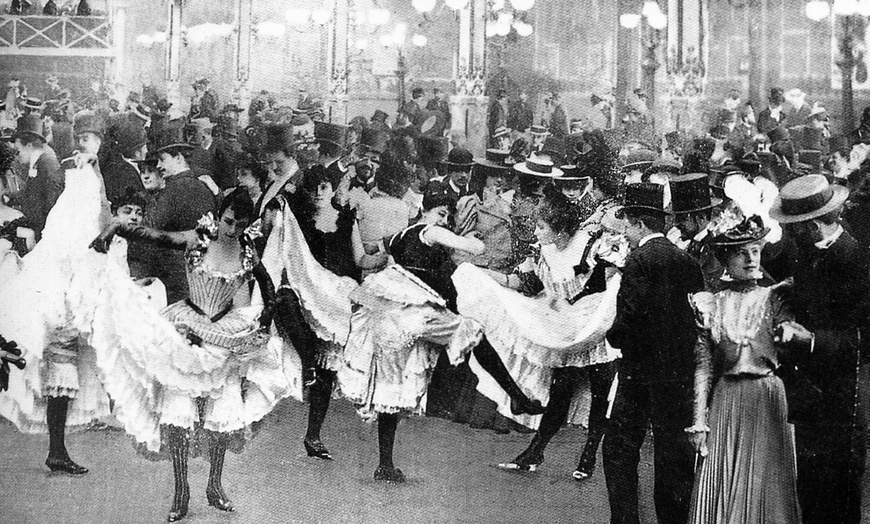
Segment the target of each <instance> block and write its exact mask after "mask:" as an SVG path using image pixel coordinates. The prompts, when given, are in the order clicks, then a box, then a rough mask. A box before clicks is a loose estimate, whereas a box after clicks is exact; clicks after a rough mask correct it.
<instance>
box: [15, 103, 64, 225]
mask: <svg viewBox="0 0 870 524" xmlns="http://www.w3.org/2000/svg"><path fill="white" fill-rule="evenodd" d="M14 146H15V150H16V151H17V152H18V160H19V162H21V164H23V167H24V168H25V169H26V170H27V179H26V182H25V184H24V188H23V189H22V190H21V195H20V197H19V202H20V205H21V212H22V213H24V216H25V217H27V220H28V221H29V223H30V227H31V228H32V229H33V231H34V232H35V233H36V239H37V240H39V237H40V235H41V234H42V230H43V228H44V227H45V219H46V218H47V217H48V212H49V211H51V208H52V207H54V203H55V202H57V199H58V197H59V196H60V194H61V193H62V192H63V184H64V179H63V178H64V173H63V172H62V171H61V170H60V163H59V162H58V160H57V155H55V153H54V150H53V149H51V147H49V146H48V144H46V141H45V135H44V130H43V124H42V119H41V118H39V115H36V114H29V115H24V116H22V117H21V118H19V119H18V123H17V129H16V131H15V135H14Z"/></svg>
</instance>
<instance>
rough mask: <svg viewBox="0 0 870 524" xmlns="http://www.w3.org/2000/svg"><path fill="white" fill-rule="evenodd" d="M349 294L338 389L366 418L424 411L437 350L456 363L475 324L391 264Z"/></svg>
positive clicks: (470, 343) (469, 344) (472, 342)
mask: <svg viewBox="0 0 870 524" xmlns="http://www.w3.org/2000/svg"><path fill="white" fill-rule="evenodd" d="M350 298H351V300H352V301H353V302H354V303H355V304H356V305H357V309H356V311H355V312H354V313H353V319H352V321H351V330H350V336H349V337H348V341H347V346H346V347H345V352H344V359H345V365H344V366H343V367H341V368H340V369H339V371H338V383H339V386H340V388H341V392H342V394H344V395H345V396H346V397H347V398H349V399H350V401H351V402H353V404H354V405H355V406H356V408H357V411H358V412H359V413H360V415H361V416H362V417H363V418H364V419H368V420H371V419H374V418H375V417H376V416H377V414H378V413H404V414H411V415H422V414H424V413H425V406H426V391H427V389H428V387H429V380H430V379H431V377H432V370H433V369H434V367H435V364H436V363H437V361H438V354H439V352H440V351H442V350H446V351H447V354H448V356H449V357H450V362H451V363H452V364H454V365H456V364H458V363H460V362H461V361H462V360H463V359H464V358H465V356H466V355H467V354H468V352H470V351H471V349H472V348H474V346H476V345H477V343H478V342H479V341H480V337H481V335H482V332H481V329H480V325H479V324H478V323H477V322H475V321H473V320H470V319H467V318H463V317H461V316H459V315H456V314H454V313H452V312H451V311H450V310H448V309H447V307H446V305H445V302H444V299H443V298H441V297H440V296H439V295H438V294H437V293H435V292H434V291H433V290H432V289H431V288H430V287H429V286H427V285H426V284H425V283H423V281H422V280H420V279H419V278H417V277H416V276H414V275H413V274H412V273H410V272H408V271H406V270H405V269H403V268H402V267H401V266H397V265H393V266H389V267H387V268H386V269H384V270H383V271H381V272H379V273H375V274H372V275H369V276H368V277H367V278H366V279H365V281H364V282H363V284H362V285H361V286H359V288H358V289H357V290H356V291H354V292H353V293H351V297H350ZM445 346H446V349H445Z"/></svg>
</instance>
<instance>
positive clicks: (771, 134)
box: [767, 125, 789, 144]
mask: <svg viewBox="0 0 870 524" xmlns="http://www.w3.org/2000/svg"><path fill="white" fill-rule="evenodd" d="M767 136H768V138H770V143H771V144H775V143H777V142H779V141H782V140H788V139H789V134H788V129H786V128H785V127H784V126H781V125H779V126H776V127H774V128H773V129H771V130H770V131H768V132H767Z"/></svg>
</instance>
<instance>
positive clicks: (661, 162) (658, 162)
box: [644, 158, 682, 176]
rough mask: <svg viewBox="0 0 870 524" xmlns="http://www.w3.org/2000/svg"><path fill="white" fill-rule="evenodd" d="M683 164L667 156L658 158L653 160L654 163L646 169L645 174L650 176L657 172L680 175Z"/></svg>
mask: <svg viewBox="0 0 870 524" xmlns="http://www.w3.org/2000/svg"><path fill="white" fill-rule="evenodd" d="M681 169H682V166H681V165H680V164H679V162H677V161H675V160H669V159H667V158H657V159H655V160H653V163H652V164H650V166H649V167H648V168H646V171H644V175H646V176H649V175H653V174H656V173H667V174H668V175H670V176H673V175H679V174H680V170H681Z"/></svg>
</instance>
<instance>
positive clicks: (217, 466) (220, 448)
mask: <svg viewBox="0 0 870 524" xmlns="http://www.w3.org/2000/svg"><path fill="white" fill-rule="evenodd" d="M226 454H227V443H226V440H225V439H224V438H223V437H215V438H213V439H212V441H211V443H210V445H209V449H208V460H209V464H210V467H209V470H208V487H207V488H206V492H207V493H209V494H211V495H216V496H218V497H220V498H222V499H226V496H225V495H224V489H223V486H222V485H221V476H222V475H223V472H224V457H225V456H226Z"/></svg>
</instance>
